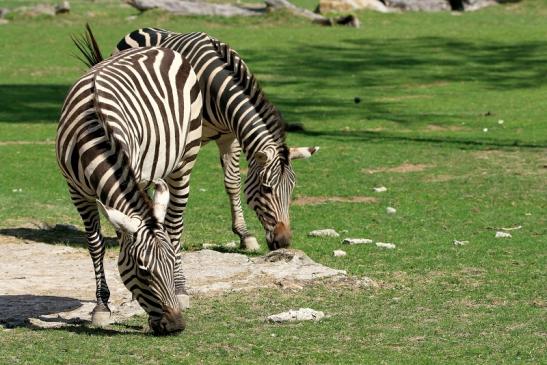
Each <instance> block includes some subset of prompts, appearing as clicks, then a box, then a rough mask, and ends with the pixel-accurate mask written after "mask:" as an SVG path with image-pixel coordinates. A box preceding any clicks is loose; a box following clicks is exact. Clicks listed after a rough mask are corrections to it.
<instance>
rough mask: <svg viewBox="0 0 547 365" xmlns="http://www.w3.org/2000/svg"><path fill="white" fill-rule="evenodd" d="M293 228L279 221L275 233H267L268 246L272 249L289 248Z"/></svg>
mask: <svg viewBox="0 0 547 365" xmlns="http://www.w3.org/2000/svg"><path fill="white" fill-rule="evenodd" d="M291 236H292V234H291V229H290V228H289V226H288V225H287V224H285V223H283V222H279V223H277V224H276V225H275V228H274V230H273V234H271V235H267V237H266V238H267V239H266V241H267V243H268V248H269V249H270V250H272V251H273V250H278V249H280V248H287V247H289V246H290V244H291Z"/></svg>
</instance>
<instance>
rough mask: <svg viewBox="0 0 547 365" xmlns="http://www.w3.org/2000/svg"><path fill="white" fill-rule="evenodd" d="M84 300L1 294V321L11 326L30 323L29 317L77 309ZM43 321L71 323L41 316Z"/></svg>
mask: <svg viewBox="0 0 547 365" xmlns="http://www.w3.org/2000/svg"><path fill="white" fill-rule="evenodd" d="M81 306H82V302H81V301H80V300H78V299H75V298H68V297H55V296H48V295H30V294H22V295H0V323H1V324H4V325H6V326H7V327H9V328H13V327H22V326H27V325H28V319H29V318H39V317H41V316H46V315H50V314H55V313H60V312H65V311H70V310H74V309H77V308H79V307H81ZM40 319H41V320H43V321H55V322H64V323H67V324H69V323H71V322H70V320H65V319H61V318H55V319H49V318H40Z"/></svg>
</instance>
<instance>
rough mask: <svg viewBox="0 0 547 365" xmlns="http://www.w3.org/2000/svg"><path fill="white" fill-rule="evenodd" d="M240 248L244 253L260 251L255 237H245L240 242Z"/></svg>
mask: <svg viewBox="0 0 547 365" xmlns="http://www.w3.org/2000/svg"><path fill="white" fill-rule="evenodd" d="M241 248H242V249H243V250H245V251H250V252H254V251H258V250H260V245H259V244H258V241H257V240H256V238H255V237H253V236H247V237H245V238H243V239H242V240H241Z"/></svg>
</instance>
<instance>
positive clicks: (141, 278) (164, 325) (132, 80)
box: [56, 29, 202, 334]
mask: <svg viewBox="0 0 547 365" xmlns="http://www.w3.org/2000/svg"><path fill="white" fill-rule="evenodd" d="M88 31H89V33H88V35H87V41H86V40H80V42H81V43H80V49H83V47H89V49H90V50H91V51H89V52H90V53H88V55H87V56H86V58H87V59H88V60H89V64H90V66H93V67H92V68H91V69H90V71H89V72H87V73H86V74H85V75H84V76H82V77H81V78H80V79H79V80H78V81H77V82H76V84H74V86H73V87H72V88H71V89H70V91H69V93H68V95H67V97H66V99H65V103H64V105H63V108H62V112H61V118H60V122H59V127H58V130H57V141H56V152H57V160H58V163H59V166H60V168H61V171H62V173H63V175H64V177H65V179H66V181H67V183H68V187H69V192H70V195H71V198H72V201H73V203H74V205H75V206H76V208H77V210H78V212H79V213H80V215H81V217H82V220H83V223H84V225H85V230H86V234H87V240H88V246H89V252H90V254H91V258H92V260H93V265H94V268H95V278H96V285H97V292H96V295H97V305H96V307H95V309H94V311H93V317H92V320H93V323H94V324H98V325H102V324H105V323H106V321H107V320H108V317H109V315H110V309H109V308H108V299H109V296H110V293H109V289H108V286H107V283H106V279H105V273H104V267H103V257H104V254H105V244H104V240H103V237H102V235H101V232H100V221H99V209H100V208H102V210H103V212H104V213H105V215H106V216H107V218H108V220H109V221H110V222H111V223H112V224H113V225H114V227H115V228H116V231H117V234H118V238H119V240H120V246H121V248H120V256H119V260H118V268H119V272H120V275H121V278H122V280H123V282H124V284H125V286H126V287H127V288H128V289H129V290H130V291H131V292H132V294H133V297H134V298H135V299H137V301H138V302H139V304H140V305H141V306H142V308H143V309H144V310H145V311H146V312H147V313H148V315H149V324H150V327H151V328H152V330H153V331H154V333H155V334H165V333H168V332H174V331H179V330H182V329H184V322H183V320H182V317H181V311H180V307H181V303H180V300H181V298H183V297H184V295H185V290H184V284H185V283H184V276H183V274H182V267H181V252H180V243H179V238H180V235H181V231H182V228H183V222H182V214H183V211H184V208H185V206H186V203H187V200H188V194H189V179H190V172H191V170H192V167H193V166H194V163H195V159H196V155H197V153H198V151H199V149H200V146H201V129H202V127H201V125H202V124H201V110H202V98H201V91H200V88H199V84H198V82H197V78H196V75H195V73H194V71H193V70H192V67H191V65H190V64H189V63H188V61H186V60H185V59H184V58H183V57H182V56H181V55H180V54H178V53H176V52H174V51H172V50H170V49H165V48H155V47H152V48H136V49H132V50H128V51H125V52H120V53H118V54H116V55H114V56H112V57H111V58H109V59H107V60H105V61H102V56H101V55H100V52H99V51H98V47H96V43H95V41H94V39H93V35H92V34H91V31H90V30H89V29H88ZM85 43H87V44H85ZM93 45H95V48H94V46H93ZM101 61H102V62H101ZM152 186H154V187H155V194H154V197H153V200H151V198H149V196H148V194H147V192H146V189H148V188H150V187H152ZM98 208H99V209H98Z"/></svg>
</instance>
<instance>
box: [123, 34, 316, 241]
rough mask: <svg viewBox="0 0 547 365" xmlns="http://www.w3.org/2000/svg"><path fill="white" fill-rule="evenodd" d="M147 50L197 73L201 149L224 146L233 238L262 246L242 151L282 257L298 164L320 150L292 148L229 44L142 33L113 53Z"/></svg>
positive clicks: (261, 215) (259, 208) (256, 202)
mask: <svg viewBox="0 0 547 365" xmlns="http://www.w3.org/2000/svg"><path fill="white" fill-rule="evenodd" d="M146 46H161V47H165V48H170V49H173V50H175V51H177V52H178V53H180V54H181V55H183V56H184V57H185V58H186V59H188V61H189V62H190V64H191V65H192V67H193V68H194V70H195V71H196V74H197V77H198V80H199V84H200V87H201V91H202V94H203V100H204V107H203V136H202V144H205V143H207V142H209V141H215V142H216V144H217V146H218V149H219V153H220V163H221V166H222V168H223V172H224V186H225V190H226V193H227V194H228V197H229V200H230V207H231V213H232V231H233V232H234V233H235V234H237V235H238V236H239V238H240V243H241V247H242V248H243V249H247V250H258V249H259V245H258V241H257V240H256V238H255V237H254V236H253V235H252V234H251V233H250V232H249V231H248V230H247V226H246V223H245V219H244V217H243V209H242V207H241V200H240V186H241V176H240V169H239V159H240V155H241V152H242V150H243V152H244V153H245V156H246V158H247V161H248V164H249V170H248V174H247V179H246V182H245V188H244V191H245V195H246V197H247V203H248V204H249V206H250V207H251V208H252V209H253V210H254V211H255V212H256V214H257V216H258V219H259V220H260V222H261V223H262V226H263V227H264V229H265V231H266V242H267V244H268V247H269V249H270V250H275V249H278V248H283V247H287V246H289V244H290V238H291V230H290V221H289V204H290V197H291V193H292V191H293V189H294V186H295V174H294V171H293V168H292V166H291V160H292V159H296V158H309V157H310V156H311V155H312V154H313V153H315V152H316V151H317V150H318V147H301V148H291V149H289V148H287V145H286V144H285V130H284V125H285V122H284V121H283V118H282V117H281V114H280V113H279V112H278V110H277V109H276V108H275V106H274V105H272V104H271V103H270V102H269V101H268V99H267V98H266V96H265V94H264V92H263V91H262V89H261V88H260V86H259V84H258V82H257V80H256V78H255V77H254V75H253V74H252V73H251V72H250V70H249V68H248V67H247V65H246V64H245V62H244V61H243V60H242V59H241V57H240V56H239V54H238V53H237V52H236V51H235V50H233V49H232V48H230V46H229V45H228V44H226V43H223V42H220V41H218V40H217V39H215V38H213V37H211V36H209V35H208V34H206V33H201V32H197V33H187V34H180V33H174V32H170V31H167V30H163V29H158V28H142V29H138V30H136V31H133V32H131V33H129V34H127V35H126V36H125V37H124V38H123V39H122V40H120V42H119V43H118V44H117V46H116V48H115V49H114V51H113V54H116V53H117V52H120V51H123V50H126V49H130V48H135V47H146Z"/></svg>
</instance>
